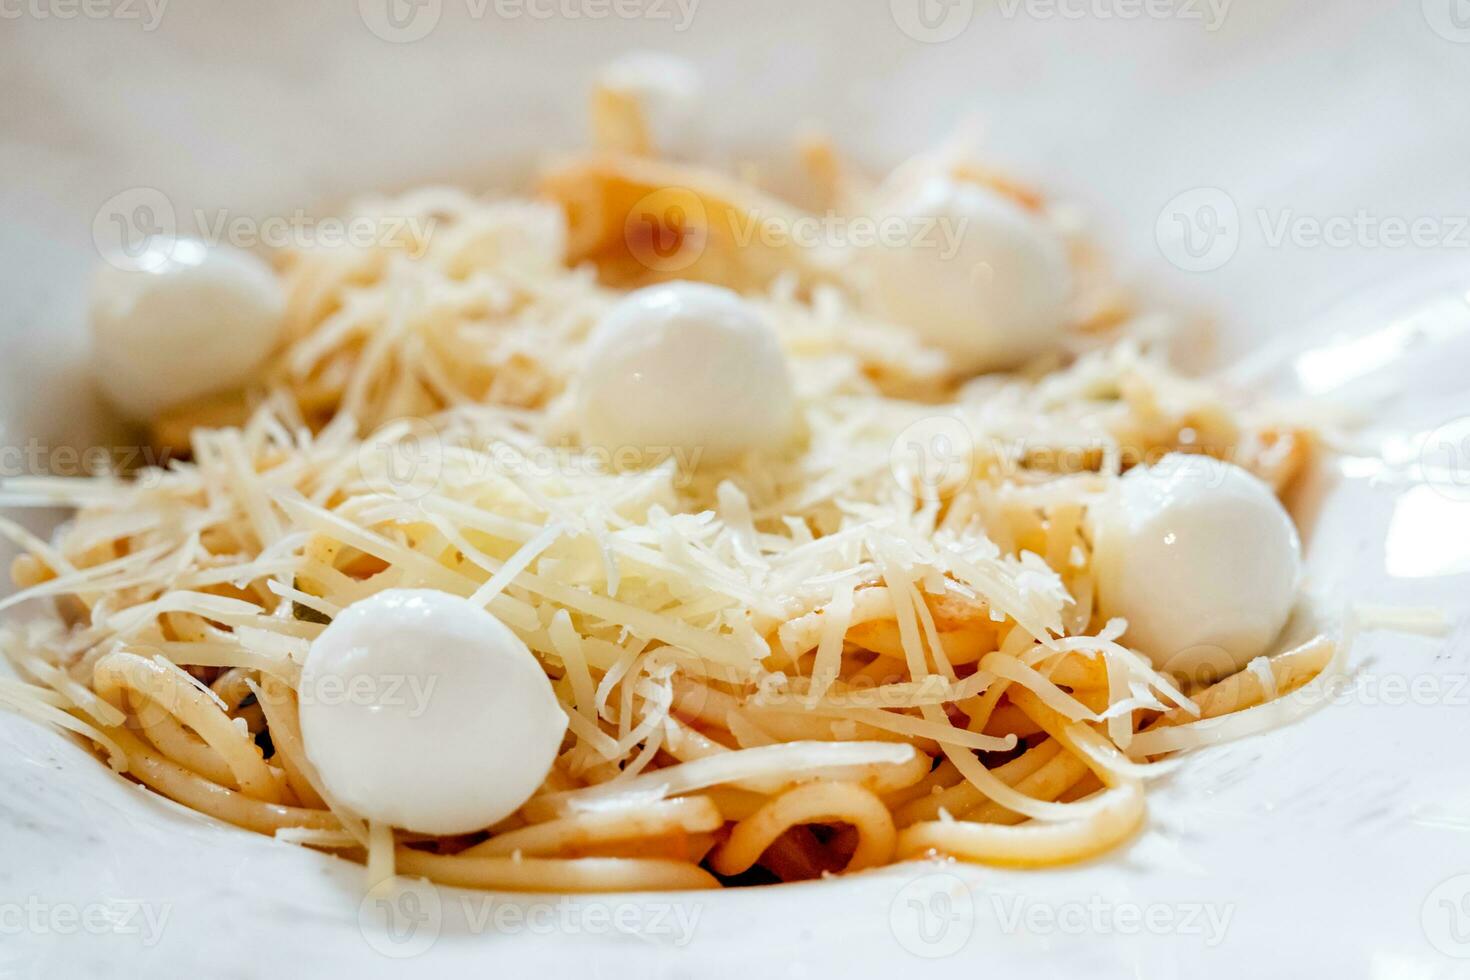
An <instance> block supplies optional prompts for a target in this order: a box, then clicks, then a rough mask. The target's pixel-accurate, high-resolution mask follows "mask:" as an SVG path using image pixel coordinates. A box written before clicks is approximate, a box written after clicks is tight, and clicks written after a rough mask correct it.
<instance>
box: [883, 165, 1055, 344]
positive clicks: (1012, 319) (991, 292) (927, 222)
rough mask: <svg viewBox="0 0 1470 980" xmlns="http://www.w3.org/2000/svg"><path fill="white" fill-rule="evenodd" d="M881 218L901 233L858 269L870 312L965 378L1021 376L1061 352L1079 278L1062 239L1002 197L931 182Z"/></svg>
mask: <svg viewBox="0 0 1470 980" xmlns="http://www.w3.org/2000/svg"><path fill="white" fill-rule="evenodd" d="M880 218H881V220H882V221H883V222H885V223H886V225H885V226H887V225H892V226H893V227H895V228H898V229H901V230H902V235H901V236H892V235H889V236H888V239H887V240H886V241H884V240H881V239H880V242H879V244H877V245H875V246H874V247H872V248H869V249H865V250H864V252H863V253H862V255H861V257H860V259H859V266H858V275H859V280H860V283H859V286H860V289H861V291H862V295H863V299H864V302H865V304H866V305H867V306H868V308H869V309H870V310H871V311H872V312H874V313H875V314H877V315H878V316H880V317H883V318H884V319H887V320H891V321H892V322H894V323H897V324H900V325H903V326H907V327H909V328H910V329H912V330H913V331H914V332H915V333H916V334H918V336H919V337H920V338H921V339H923V340H925V341H927V342H928V343H931V344H933V345H934V346H936V347H939V348H941V349H943V350H945V351H947V352H949V354H950V356H951V358H953V360H954V362H955V364H956V366H958V367H959V368H961V369H962V370H972V371H987V370H1000V369H1005V368H1012V367H1016V366H1017V365H1019V364H1021V363H1023V362H1024V361H1026V360H1028V359H1030V358H1032V357H1035V356H1036V355H1038V354H1041V353H1043V352H1045V351H1047V350H1050V349H1052V348H1053V347H1055V346H1056V345H1057V344H1058V343H1059V342H1060V341H1061V339H1062V335H1063V333H1064V331H1065V328H1066V325H1067V310H1068V304H1069V302H1070V300H1071V294H1072V271H1071V266H1070V265H1069V264H1068V260H1067V250H1066V247H1065V245H1064V244H1063V242H1062V241H1061V239H1060V237H1059V236H1058V235H1057V234H1056V233H1055V232H1054V231H1053V230H1052V229H1051V228H1050V227H1048V226H1047V224H1046V223H1045V222H1044V221H1042V220H1041V219H1040V218H1039V217H1037V216H1036V215H1034V214H1032V213H1030V212H1029V211H1027V210H1026V209H1025V208H1023V207H1021V205H1019V204H1017V203H1016V202H1015V201H1013V200H1011V199H1010V198H1009V197H1006V196H1005V195H1004V194H1001V193H1000V192H999V191H996V190H992V189H991V188H988V187H982V186H980V185H977V184H973V183H969V182H966V181H958V180H952V179H949V178H945V177H932V178H929V179H928V180H925V181H924V182H922V183H920V184H919V185H918V186H917V187H916V188H914V189H912V190H910V191H909V192H907V193H905V194H901V195H899V197H898V200H897V202H896V204H895V205H894V206H893V207H892V208H891V209H887V210H886V211H885V213H883V214H882V215H880Z"/></svg>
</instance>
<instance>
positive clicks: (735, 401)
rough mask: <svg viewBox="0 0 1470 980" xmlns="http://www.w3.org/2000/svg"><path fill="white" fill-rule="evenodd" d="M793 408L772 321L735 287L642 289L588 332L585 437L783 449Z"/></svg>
mask: <svg viewBox="0 0 1470 980" xmlns="http://www.w3.org/2000/svg"><path fill="white" fill-rule="evenodd" d="M795 417H796V399H795V395H794V394H793V390H792V383H791V375H790V371H789V369H788V368H787V365H786V359H785V356H784V354H783V353H782V350H781V345H780V342H779V341H778V340H777V338H776V332H775V330H774V329H773V327H772V326H771V324H770V323H769V322H768V321H767V320H766V318H765V316H764V315H763V314H762V313H761V312H760V311H759V310H757V309H756V308H755V307H754V306H752V305H751V304H750V303H748V302H746V301H745V300H744V299H742V298H741V297H740V296H738V295H737V294H736V293H734V292H732V291H731V290H728V289H724V288H722V287H719V286H708V285H704V284H702V283H692V282H674V283H668V284H665V285H659V286H649V287H647V288H645V289H639V290H637V291H635V292H632V293H629V294H628V295H627V296H625V297H624V298H623V299H622V300H621V301H619V302H618V304H617V305H616V306H614V307H613V308H612V309H611V310H609V311H608V312H607V313H606V314H605V315H604V316H603V318H602V319H601V320H600V321H599V322H598V324H597V326H596V327H595V328H594V329H593V331H592V334H591V336H590V337H589V338H588V340H587V344H586V347H585V349H584V359H583V363H582V368H581V376H580V378H579V379H578V382H577V418H578V424H579V426H580V430H581V435H582V440H583V442H584V443H586V444H588V445H595V446H601V447H603V448H605V449H607V450H611V451H613V452H614V453H620V452H629V453H648V454H649V455H650V456H656V455H657V454H658V452H659V451H660V450H663V449H672V450H676V451H678V452H679V453H681V455H682V456H683V458H686V459H689V460H691V461H694V462H696V463H697V462H719V461H724V460H728V459H730V458H732V457H735V456H738V455H740V454H741V453H745V452H749V451H754V450H771V449H778V448H780V447H781V446H783V445H784V444H785V443H786V442H787V441H788V440H789V439H790V438H791V435H792V431H793V427H794V424H795Z"/></svg>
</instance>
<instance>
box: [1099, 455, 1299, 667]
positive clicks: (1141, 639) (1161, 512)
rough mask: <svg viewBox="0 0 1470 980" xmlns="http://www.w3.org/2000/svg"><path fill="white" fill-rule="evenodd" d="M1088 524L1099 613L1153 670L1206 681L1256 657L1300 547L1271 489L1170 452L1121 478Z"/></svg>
mask: <svg viewBox="0 0 1470 980" xmlns="http://www.w3.org/2000/svg"><path fill="white" fill-rule="evenodd" d="M1095 510H1096V512H1095V514H1094V515H1093V516H1092V518H1091V525H1092V533H1093V535H1094V549H1095V552H1094V554H1095V565H1096V570H1097V583H1098V585H1097V587H1098V607H1099V609H1100V611H1101V612H1102V613H1103V615H1104V616H1107V617H1109V618H1111V617H1115V616H1122V617H1124V618H1125V619H1127V620H1128V629H1127V632H1126V633H1124V634H1123V642H1124V643H1125V644H1126V645H1128V646H1130V647H1134V648H1135V649H1137V650H1139V651H1141V652H1143V653H1144V654H1146V655H1147V656H1148V657H1149V658H1150V659H1151V660H1152V661H1153V662H1154V665H1155V666H1157V667H1159V668H1160V669H1164V670H1168V671H1170V672H1172V673H1175V674H1179V675H1182V676H1185V677H1188V678H1190V679H1192V680H1196V681H1204V680H1212V679H1214V678H1216V677H1219V676H1223V675H1226V674H1229V673H1233V672H1234V671H1236V670H1239V669H1240V668H1242V667H1244V666H1245V665H1246V663H1248V662H1249V661H1250V660H1251V659H1252V658H1254V657H1257V656H1259V655H1261V654H1263V653H1265V652H1266V651H1267V649H1268V647H1269V646H1270V644H1271V642H1272V641H1273V640H1274V639H1275V638H1276V637H1277V635H1278V634H1279V633H1280V632H1281V629H1282V627H1283V626H1284V625H1285V623H1286V619H1287V616H1288V615H1289V614H1290V613H1291V609H1292V606H1293V604H1294V603H1295V601H1296V593H1297V586H1298V583H1299V580H1300V577H1301V565H1302V560H1301V542H1300V540H1299V538H1298V537H1297V531H1296V526H1295V525H1294V524H1293V523H1292V520H1291V517H1290V515H1288V514H1287V512H1286V508H1284V507H1283V506H1282V505H1281V502H1280V501H1279V500H1277V499H1276V495H1275V494H1274V493H1272V492H1271V489H1270V488H1269V487H1268V486H1266V484H1264V483H1262V482H1261V481H1260V480H1259V479H1257V478H1256V477H1255V476H1254V475H1252V474H1251V473H1248V472H1247V471H1245V470H1243V469H1241V468H1240V467H1239V466H1236V465H1234V464H1232V463H1225V462H1221V461H1219V460H1215V459H1211V458H1209V457H1203V456H1194V455H1184V454H1179V453H1174V454H1170V455H1168V456H1165V457H1164V458H1163V459H1162V460H1160V461H1159V462H1158V463H1157V464H1156V465H1154V466H1151V467H1138V468H1136V469H1133V470H1130V471H1129V472H1128V473H1127V474H1125V475H1124V476H1123V478H1122V479H1121V480H1119V481H1118V483H1117V484H1116V485H1115V486H1114V487H1113V488H1112V491H1111V493H1110V494H1109V496H1108V499H1106V500H1105V501H1103V503H1102V504H1101V505H1100V506H1099V507H1097V508H1096V509H1095Z"/></svg>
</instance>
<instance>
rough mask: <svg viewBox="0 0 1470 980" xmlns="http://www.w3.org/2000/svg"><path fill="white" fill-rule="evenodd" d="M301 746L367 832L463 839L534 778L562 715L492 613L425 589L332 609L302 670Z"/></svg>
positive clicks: (552, 749)
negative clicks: (373, 827) (374, 825)
mask: <svg viewBox="0 0 1470 980" xmlns="http://www.w3.org/2000/svg"><path fill="white" fill-rule="evenodd" d="M300 702H301V737H302V741H303V744H304V747H305V750H306V755H307V757H308V758H310V759H311V762H312V764H313V765H314V766H316V769H317V772H318V773H319V774H320V776H321V780H322V784H323V786H324V787H325V788H326V791H327V793H328V794H330V795H331V796H333V797H334V798H336V799H337V800H340V801H341V802H342V803H343V804H345V805H346V806H348V807H350V808H351V809H353V810H355V811H356V812H357V813H359V814H361V815H362V816H364V817H367V818H369V819H372V820H376V821H380V822H383V823H387V824H391V825H392V826H394V827H401V828H403V829H405V830H412V831H417V832H419V833H424V834H463V833H469V832H470V831H474V830H479V829H482V828H484V827H487V826H489V825H491V824H493V823H495V822H497V821H499V820H502V819H504V818H505V817H508V816H510V815H511V814H512V813H514V812H515V811H516V810H517V809H518V808H519V807H520V806H521V804H523V803H525V802H526V800H527V799H529V798H530V796H531V794H532V793H533V792H535V791H536V789H537V787H539V786H540V785H541V783H542V781H543V780H544V779H545V778H546V774H547V772H549V771H550V769H551V764H552V762H553V761H555V759H556V754H557V752H558V750H559V749H560V746H561V741H562V735H563V734H564V733H565V732H566V727H567V717H566V713H565V712H563V711H562V709H561V707H560V705H559V704H558V703H557V700H556V695H555V694H554V693H553V692H552V690H551V682H550V681H549V680H548V679H547V677H546V674H545V672H544V671H543V670H542V669H541V665H540V664H539V663H537V661H536V658H535V656H534V655H533V654H532V653H531V651H530V650H528V649H527V648H526V645H525V644H524V643H522V642H521V640H520V639H519V638H518V637H517V636H516V635H515V634H514V633H512V632H511V631H510V629H509V628H507V627H506V626H505V624H503V623H501V622H500V620H498V619H496V618H495V617H494V616H493V615H491V614H490V613H488V612H486V611H485V610H484V609H481V608H479V607H477V606H474V605H471V604H470V602H469V601H468V600H466V599H462V598H460V597H458V596H453V595H450V594H448V593H446V592H437V591H434V590H430V589H389V590H387V591H384V592H380V593H378V594H377V595H374V596H372V597H370V598H367V599H363V600H361V601H359V602H354V603H353V604H352V605H350V606H348V607H347V608H346V609H344V610H343V611H342V612H341V613H340V614H338V616H337V618H336V619H334V620H332V622H331V624H330V625H329V626H327V628H326V629H324V630H323V631H322V632H321V635H320V636H318V637H317V638H316V640H315V641H314V642H313V643H312V644H311V650H310V652H309V653H308V655H307V658H306V665H305V666H304V667H303V668H302V671H301V691H300Z"/></svg>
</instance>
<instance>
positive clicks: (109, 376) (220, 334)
mask: <svg viewBox="0 0 1470 980" xmlns="http://www.w3.org/2000/svg"><path fill="white" fill-rule="evenodd" d="M285 308H286V301H285V294H284V292H283V290H282V288H281V284H280V283H279V281H278V280H277V279H276V275H275V273H274V272H273V271H272V270H271V268H270V267H269V266H268V265H266V264H265V263H264V262H263V261H261V260H260V259H258V258H257V257H255V256H254V255H251V254H250V253H248V252H242V251H239V250H237V249H233V248H216V247H212V246H209V245H206V244H205V243H204V242H200V241H196V240H193V239H179V240H177V241H171V242H168V243H166V245H165V244H160V245H158V246H156V247H151V248H150V249H149V250H147V251H145V252H144V253H143V254H141V255H139V256H136V257H132V258H126V257H116V256H114V257H112V258H111V259H109V261H108V262H106V263H104V264H103V265H101V266H99V267H98V270H97V273H96V276H95V277H94V279H93V283H92V294H91V323H92V342H93V360H94V365H95V368H96V372H97V379H98V382H99V384H100V385H101V387H102V390H103V393H104V394H105V395H106V396H107V398H108V400H109V401H111V402H112V403H113V404H114V405H115V406H116V407H117V408H119V409H121V410H122V411H123V412H124V413H125V414H126V415H128V416H129V417H131V418H134V419H148V418H151V417H153V416H155V415H157V414H158V413H159V412H161V411H163V410H164V409H166V408H169V407H170V406H173V405H177V404H179V403H181V402H185V401H188V400H190V399H192V398H197V397H199V396H202V395H207V394H210V393H212V392H216V391H224V390H227V389H230V388H235V387H238V386H240V385H243V384H244V383H245V382H247V381H248V380H250V379H251V378H252V377H253V376H254V374H255V373H256V372H257V371H258V370H259V369H260V367H261V365H262V364H263V363H264V362H265V360H266V358H267V357H268V356H269V354H270V353H271V350H272V348H274V347H275V344H276V341H277V340H278V338H279V336H280V331H281V320H282V317H283V316H284V313H285Z"/></svg>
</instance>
